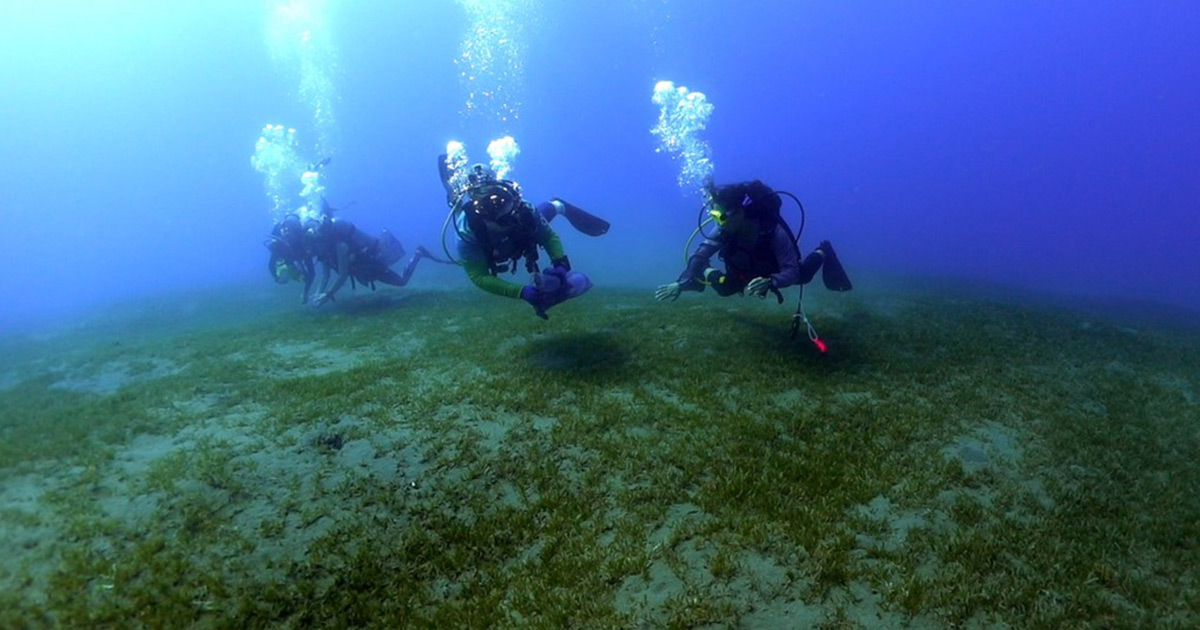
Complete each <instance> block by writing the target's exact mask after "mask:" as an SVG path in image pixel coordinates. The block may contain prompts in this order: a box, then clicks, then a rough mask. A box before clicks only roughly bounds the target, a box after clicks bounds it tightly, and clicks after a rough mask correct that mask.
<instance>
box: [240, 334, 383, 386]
mask: <svg viewBox="0 0 1200 630" xmlns="http://www.w3.org/2000/svg"><path fill="white" fill-rule="evenodd" d="M267 349H268V350H269V351H270V352H271V354H273V355H274V356H275V360H273V361H269V362H267V364H266V365H264V366H263V369H262V373H263V375H264V376H267V377H269V378H275V379H291V378H303V377H307V376H324V375H326V374H333V373H335V372H345V371H347V370H352V369H354V368H356V367H359V366H361V365H363V363H364V361H363V357H362V356H360V355H358V354H357V353H354V352H347V351H345V350H335V349H332V348H327V347H325V346H323V345H322V344H320V343H318V342H315V341H310V342H305V343H276V344H272V345H271V346H269V347H268V348H267Z"/></svg>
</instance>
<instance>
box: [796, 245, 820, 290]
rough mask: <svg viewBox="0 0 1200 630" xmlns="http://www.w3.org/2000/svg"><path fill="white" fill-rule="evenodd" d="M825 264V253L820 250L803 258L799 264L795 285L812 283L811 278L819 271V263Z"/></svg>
mask: <svg viewBox="0 0 1200 630" xmlns="http://www.w3.org/2000/svg"><path fill="white" fill-rule="evenodd" d="M823 262H825V252H823V251H821V250H820V249H815V250H813V251H812V252H810V253H809V254H808V256H806V257H805V258H804V262H802V263H800V278H799V280H798V282H797V284H808V283H809V282H812V279H813V276H815V275H817V272H818V271H820V270H821V263H823Z"/></svg>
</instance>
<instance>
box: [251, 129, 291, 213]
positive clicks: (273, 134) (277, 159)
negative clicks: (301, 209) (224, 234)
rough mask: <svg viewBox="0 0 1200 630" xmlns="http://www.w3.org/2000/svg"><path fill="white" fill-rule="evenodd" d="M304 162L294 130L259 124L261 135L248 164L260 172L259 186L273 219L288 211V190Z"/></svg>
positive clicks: (289, 198)
mask: <svg viewBox="0 0 1200 630" xmlns="http://www.w3.org/2000/svg"><path fill="white" fill-rule="evenodd" d="M304 164H305V163H304V160H303V159H301V157H300V152H299V143H298V142H297V140H296V130H295V129H288V128H285V127H284V126H283V125H267V126H266V127H263V130H262V135H260V136H259V137H258V142H255V143H254V155H252V156H250V165H251V166H253V167H254V170H256V171H258V172H259V173H262V175H263V186H264V188H266V192H267V198H268V199H269V200H270V201H271V206H272V207H271V215H272V217H273V218H274V219H275V221H279V220H280V219H282V218H283V217H284V216H285V215H286V214H287V213H288V212H289V211H290V210H291V208H290V207H289V206H290V200H291V199H292V191H293V190H295V188H294V187H295V185H296V180H297V178H299V177H301V174H302V173H303V172H304Z"/></svg>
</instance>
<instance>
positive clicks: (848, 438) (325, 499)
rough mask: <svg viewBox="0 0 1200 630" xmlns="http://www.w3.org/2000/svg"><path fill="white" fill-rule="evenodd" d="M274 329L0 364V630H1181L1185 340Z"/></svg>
mask: <svg viewBox="0 0 1200 630" xmlns="http://www.w3.org/2000/svg"><path fill="white" fill-rule="evenodd" d="M291 297H292V296H287V297H286V299H285V297H283V296H279V297H278V299H276V296H269V297H264V296H262V295H260V294H253V295H249V296H247V297H246V299H245V300H244V301H242V302H239V303H238V308H236V309H232V308H230V309H228V310H225V311H220V310H215V309H217V308H223V307H217V306H208V305H211V304H220V303H222V302H221V301H216V300H207V299H205V298H204V297H203V296H200V297H197V298H196V299H195V300H191V301H186V300H185V301H182V302H177V303H159V304H153V305H148V306H145V307H140V308H138V309H137V310H135V311H132V312H129V311H127V312H123V313H119V314H116V315H113V316H111V317H108V318H107V319H105V320H102V321H101V320H97V321H94V322H90V323H88V324H85V325H81V326H78V327H77V328H76V329H74V330H66V331H61V332H58V333H56V334H53V335H41V336H38V337H24V338H9V339H6V340H4V341H3V342H2V345H3V350H4V354H5V356H7V357H11V360H9V361H6V366H5V368H4V372H3V373H0V405H2V408H3V409H4V414H3V419H2V420H0V422H2V425H0V431H2V432H3V436H4V439H3V440H0V484H2V485H0V540H2V541H3V544H4V546H5V548H6V549H12V550H16V552H15V553H10V554H7V557H6V559H5V561H4V563H3V564H0V593H3V594H2V595H0V599H2V601H0V625H3V626H4V627H14V628H20V627H72V628H75V627H131V626H132V625H135V624H141V625H143V626H145V627H347V626H364V625H368V624H376V625H378V626H380V627H481V626H485V625H494V626H499V627H513V628H518V627H519V628H537V627H543V628H561V627H567V626H572V625H573V626H579V627H677V628H687V627H745V628H772V627H778V628H790V627H803V626H813V627H815V626H817V625H819V624H825V626H823V627H866V628H874V627H945V626H949V625H963V624H974V625H975V626H976V627H1021V628H1026V627H1028V628H1065V627H1095V626H1107V627H1130V626H1153V627H1180V628H1183V627H1195V626H1196V625H1198V624H1200V618H1198V617H1200V614H1198V613H1197V610H1200V595H1198V594H1197V591H1196V581H1197V577H1198V576H1197V568H1196V567H1200V543H1198V542H1197V541H1200V531H1198V530H1200V498H1198V497H1200V471H1198V470H1197V469H1196V466H1195V462H1196V461H1198V460H1200V433H1198V431H1200V407H1198V406H1197V392H1198V391H1200V358H1198V357H1200V338H1198V337H1196V336H1195V335H1193V334H1190V333H1185V332H1176V331H1168V330H1163V329H1158V330H1155V329H1150V328H1138V327H1136V326H1130V325H1129V324H1128V323H1122V324H1120V325H1116V324H1112V323H1108V322H1105V321H1102V320H1098V319H1095V318H1093V317H1090V316H1084V315H1081V314H1079V313H1077V312H1072V311H1069V310H1064V309H1061V308H1054V309H1050V308H1043V307H1037V306H1029V305H1025V306H1015V305H1011V304H1004V303H1000V302H996V301H989V300H987V299H983V298H980V297H967V296H964V295H953V294H941V293H920V292H911V291H910V292H897V291H892V292H874V293H872V292H866V291H860V292H858V293H857V294H852V295H849V296H829V295H822V294H817V295H815V296H814V297H813V298H812V299H811V300H810V302H811V303H810V304H808V310H809V313H810V315H812V316H813V319H814V322H815V323H816V324H817V326H818V329H819V330H820V332H821V333H822V336H823V338H824V339H825V340H826V341H828V342H829V343H830V346H831V350H830V353H829V355H828V356H825V357H821V356H818V355H817V354H816V351H815V350H814V349H813V347H812V346H811V345H810V344H809V343H808V342H807V341H802V340H798V341H794V342H793V341H789V340H788V339H787V334H786V333H787V325H788V323H789V317H790V314H791V306H790V305H788V306H782V307H781V306H776V305H774V304H772V303H770V302H769V301H768V302H762V301H758V300H736V299H730V300H719V299H716V298H714V297H712V296H708V295H704V296H694V295H693V296H684V298H683V299H681V300H680V301H678V302H676V303H673V304H660V303H656V302H653V300H652V299H651V297H650V296H649V295H648V294H647V293H646V292H644V291H643V292H636V293H635V292H623V291H611V290H609V291H606V290H601V289H597V290H595V291H593V292H592V293H590V294H589V295H587V296H585V297H583V298H581V299H579V300H577V301H575V302H572V303H569V304H565V305H563V306H560V307H558V308H556V309H555V310H554V311H552V313H551V320H550V321H549V322H546V323H543V322H541V321H539V320H537V319H536V318H534V317H533V316H532V313H530V312H528V309H527V308H526V307H525V305H523V304H515V303H513V302H510V301H504V300H498V299H479V297H478V296H477V295H476V294H474V293H467V292H462V293H459V292H449V293H446V292H408V293H406V292H399V291H395V292H380V293H378V294H370V295H358V296H353V297H352V299H347V300H342V301H341V302H340V303H338V304H336V305H334V307H335V308H332V309H329V310H325V311H320V312H309V311H301V310H296V309H294V308H293V306H292V304H291V299H290V298H291ZM348 297H349V296H348ZM688 298H691V299H688Z"/></svg>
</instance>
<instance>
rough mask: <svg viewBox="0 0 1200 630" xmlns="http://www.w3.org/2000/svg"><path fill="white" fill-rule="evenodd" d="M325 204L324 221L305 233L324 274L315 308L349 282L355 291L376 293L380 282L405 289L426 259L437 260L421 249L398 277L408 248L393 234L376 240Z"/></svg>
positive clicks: (314, 222) (314, 223)
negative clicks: (366, 289)
mask: <svg viewBox="0 0 1200 630" xmlns="http://www.w3.org/2000/svg"><path fill="white" fill-rule="evenodd" d="M321 204H322V206H323V207H322V212H321V218H320V219H314V220H312V221H309V223H308V225H307V226H306V227H307V230H306V231H305V243H306V245H307V247H308V249H309V251H311V252H312V253H313V255H314V256H315V257H316V259H317V260H318V261H319V262H320V263H321V266H322V267H323V271H324V273H323V276H322V278H321V287H320V289H319V290H318V292H317V295H315V296H313V299H312V303H313V305H314V306H321V305H322V304H325V303H326V302H328V301H329V300H332V299H333V297H334V295H336V294H337V292H338V290H339V289H341V288H342V285H344V284H345V283H346V280H349V281H350V285H351V287H352V288H353V287H354V286H355V283H356V282H357V283H358V284H362V285H366V286H368V287H371V290H372V291H374V290H375V283H376V282H381V283H383V284H390V285H392V286H397V287H402V286H404V285H406V284H408V281H409V280H410V279H411V278H412V274H413V271H414V270H415V269H416V268H417V263H418V262H420V261H421V259H422V258H430V259H433V260H437V259H436V258H434V257H433V256H431V255H430V253H429V251H428V250H426V249H425V248H424V247H417V251H416V253H414V254H413V256H412V258H410V259H409V260H408V264H406V265H405V266H404V269H403V271H401V272H400V273H396V272H395V271H392V269H391V267H392V265H394V264H396V262H398V261H399V260H400V259H401V258H403V257H404V246H403V245H401V244H400V241H399V240H397V239H396V237H395V236H393V235H392V233H391V232H389V231H387V230H383V231H382V232H381V234H380V235H379V237H378V238H376V237H374V236H371V235H369V234H367V233H366V232H363V231H362V230H359V229H358V228H357V227H355V226H354V224H353V223H351V222H350V221H344V220H342V219H337V218H335V217H334V216H333V212H334V209H333V208H331V207H330V206H329V204H328V203H327V202H326V201H325V200H324V199H322V200H321ZM332 271H337V274H338V276H337V280H336V281H334V283H333V286H331V287H330V286H329V279H330V276H331V272H332ZM327 287H328V289H327Z"/></svg>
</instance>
